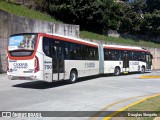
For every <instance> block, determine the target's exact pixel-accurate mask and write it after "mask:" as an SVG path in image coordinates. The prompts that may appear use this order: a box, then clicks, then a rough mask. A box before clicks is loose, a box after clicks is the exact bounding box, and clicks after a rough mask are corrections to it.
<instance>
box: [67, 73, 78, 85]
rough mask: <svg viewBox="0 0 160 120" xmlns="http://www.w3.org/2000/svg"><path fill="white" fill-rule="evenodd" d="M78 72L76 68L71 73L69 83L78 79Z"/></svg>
mask: <svg viewBox="0 0 160 120" xmlns="http://www.w3.org/2000/svg"><path fill="white" fill-rule="evenodd" d="M77 77H78V75H77V72H76V71H75V70H72V71H71V73H70V78H69V83H75V82H76V81H77Z"/></svg>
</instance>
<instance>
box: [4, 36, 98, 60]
mask: <svg viewBox="0 0 160 120" xmlns="http://www.w3.org/2000/svg"><path fill="white" fill-rule="evenodd" d="M41 36H42V37H43V36H44V37H48V38H54V39H57V40H60V41H67V42H72V43H77V44H82V45H87V46H91V47H96V48H98V45H94V44H91V43H87V42H83V41H78V40H74V39H70V38H64V37H60V36H54V35H48V34H45V33H39V34H38V38H37V44H36V48H35V50H34V52H33V54H32V55H31V56H24V57H13V56H11V55H10V53H9V51H8V48H7V53H8V58H9V59H12V60H29V59H33V58H34V56H35V54H36V51H37V48H38V45H39V40H40V37H41Z"/></svg>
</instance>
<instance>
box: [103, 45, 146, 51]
mask: <svg viewBox="0 0 160 120" xmlns="http://www.w3.org/2000/svg"><path fill="white" fill-rule="evenodd" d="M104 48H105V49H112V50H128V51H137V52H149V51H148V50H143V49H142V50H140V49H132V48H119V47H112V46H104Z"/></svg>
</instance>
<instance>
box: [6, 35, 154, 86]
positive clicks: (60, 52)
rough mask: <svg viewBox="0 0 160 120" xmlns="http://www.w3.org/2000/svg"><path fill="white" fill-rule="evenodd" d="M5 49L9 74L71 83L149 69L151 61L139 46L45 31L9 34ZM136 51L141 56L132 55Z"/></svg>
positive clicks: (15, 77) (148, 55) (10, 76)
mask: <svg viewBox="0 0 160 120" xmlns="http://www.w3.org/2000/svg"><path fill="white" fill-rule="evenodd" d="M7 53H8V67H7V74H8V76H9V78H12V79H19V78H20V79H36V80H44V81H47V82H53V81H59V80H69V81H70V83H73V82H75V81H76V79H77V78H79V77H85V76H92V75H98V74H107V73H114V74H115V75H119V74H120V73H125V72H137V71H141V72H144V71H146V70H151V64H152V63H151V59H152V58H151V55H150V53H149V51H147V50H144V49H142V48H139V47H126V46H116V45H101V44H100V45H99V44H97V43H93V42H89V41H84V40H81V39H78V38H72V37H65V36H61V35H57V34H54V35H51V34H46V33H23V34H15V35H12V36H10V38H9V44H8V49H7ZM139 54H140V55H142V56H143V58H142V59H136V58H134V57H136V56H139ZM133 56H134V57H133ZM131 58H133V59H131Z"/></svg>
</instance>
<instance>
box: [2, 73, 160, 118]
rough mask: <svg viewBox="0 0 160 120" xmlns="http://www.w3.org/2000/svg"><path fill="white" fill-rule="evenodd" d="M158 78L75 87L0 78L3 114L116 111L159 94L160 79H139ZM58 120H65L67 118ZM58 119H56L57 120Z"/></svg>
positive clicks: (102, 80)
mask: <svg viewBox="0 0 160 120" xmlns="http://www.w3.org/2000/svg"><path fill="white" fill-rule="evenodd" d="M159 74H160V72H159V71H154V72H152V73H145V74H129V75H121V76H117V77H116V76H111V75H106V76H100V77H97V76H96V77H92V78H91V77H90V78H82V79H80V80H79V82H77V83H75V84H68V83H67V82H65V81H61V82H56V83H53V84H48V83H45V82H40V81H31V80H9V79H8V78H7V75H6V74H0V111H95V112H94V114H96V113H97V112H99V111H115V110H118V109H120V108H121V107H124V106H126V105H128V104H131V103H133V102H134V101H137V100H139V99H142V98H143V97H146V96H149V95H153V94H157V93H160V79H140V78H139V77H140V76H141V75H159ZM61 113H63V112H61ZM99 113H101V112H99ZM99 113H97V114H99ZM73 114H74V113H73ZM57 118H58V119H65V120H66V118H64V117H57ZM57 118H56V117H55V119H56V120H57ZM67 118H68V119H71V120H74V119H79V120H83V119H84V120H86V119H95V118H92V117H89V116H84V117H81V118H74V115H71V116H70V117H67ZM8 119H9V118H8ZM19 119H20V118H19ZM24 119H27V118H24ZM33 119H37V120H43V119H44V118H33ZM45 119H49V120H52V119H53V118H51V117H47V118H45ZM96 119H101V117H99V118H96Z"/></svg>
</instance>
